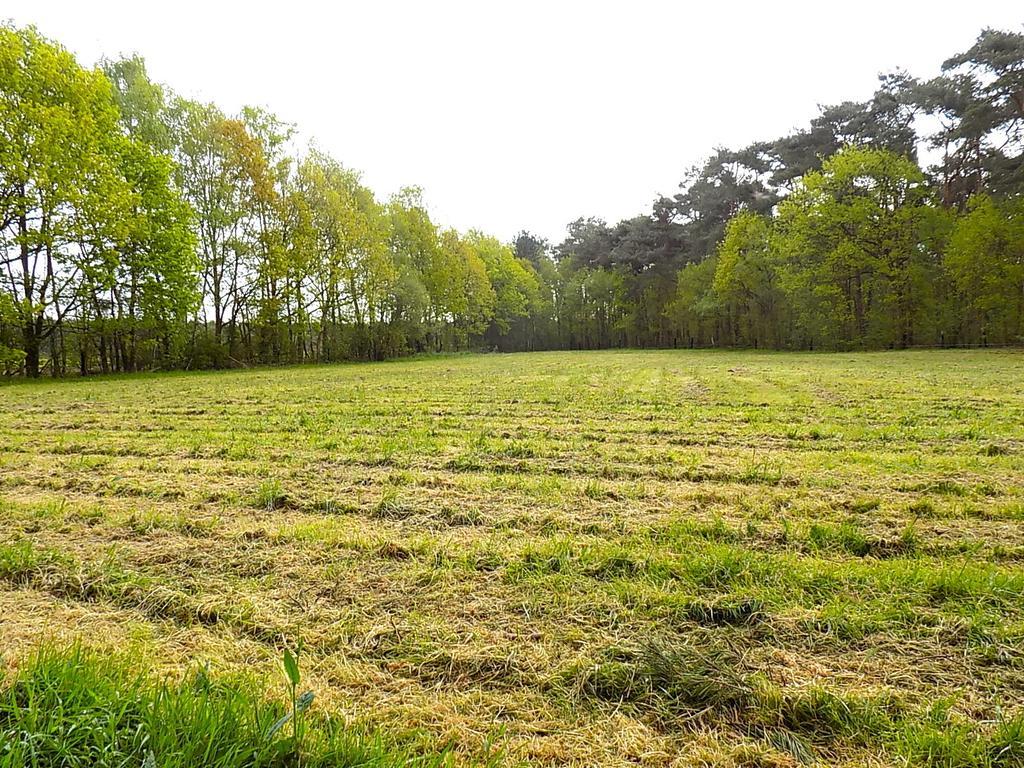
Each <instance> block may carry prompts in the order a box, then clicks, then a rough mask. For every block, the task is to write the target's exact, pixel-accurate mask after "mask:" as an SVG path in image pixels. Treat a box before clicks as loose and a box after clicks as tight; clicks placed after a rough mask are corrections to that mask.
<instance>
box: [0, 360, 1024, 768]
mask: <svg viewBox="0 0 1024 768" xmlns="http://www.w3.org/2000/svg"><path fill="white" fill-rule="evenodd" d="M0 518H2V527H0V637H2V640H3V644H2V649H0V651H2V654H3V659H4V661H5V662H6V664H7V667H8V669H9V670H14V669H15V668H17V667H18V666H19V665H22V664H24V663H25V660H26V659H28V658H29V657H30V655H31V654H32V652H33V650H34V649H35V648H36V647H37V646H38V645H39V644H40V643H47V644H49V645H50V646H51V647H52V646H56V647H64V646H67V645H70V644H72V643H74V642H75V641H76V640H77V641H78V642H79V643H82V644H84V645H85V646H87V647H92V648H96V649H99V650H100V651H102V652H104V653H107V652H110V653H113V654H114V656H115V658H116V659H118V661H117V662H116V663H117V664H120V665H122V666H125V665H127V666H129V667H131V668H133V669H136V670H138V671H140V672H143V673H145V674H146V675H148V676H152V677H153V678H154V679H157V678H170V679H173V680H177V679H181V678H182V677H183V676H185V675H186V674H191V673H192V672H194V671H195V670H196V669H197V668H198V667H200V665H202V664H204V663H208V664H209V665H210V669H211V673H217V674H224V675H237V674H239V673H242V672H244V673H246V674H255V675H256V676H257V679H258V680H259V681H260V684H261V685H265V695H266V696H267V697H268V698H270V699H274V698H280V696H281V691H280V690H279V689H280V685H279V681H280V679H281V673H280V658H281V653H280V652H281V649H282V648H283V647H284V645H286V644H294V643H297V642H299V641H301V642H302V643H303V645H304V649H305V650H304V655H303V658H302V664H303V667H304V672H305V675H306V680H307V681H308V685H309V687H310V688H312V689H313V690H314V692H315V694H316V699H315V702H314V705H313V707H312V709H311V711H310V718H311V722H313V721H316V720H317V719H318V718H325V717H328V716H329V717H331V718H332V719H333V720H334V721H335V722H344V723H348V724H350V725H352V726H353V727H357V728H360V729H379V730H380V731H381V732H382V733H384V734H387V738H388V739H393V740H394V741H395V742H397V743H399V744H400V745H401V746H402V748H403V749H408V750H412V751H414V752H418V753H422V754H434V753H437V752H439V751H441V750H442V749H450V750H452V754H451V756H450V758H449V759H450V760H451V761H452V762H453V763H455V764H459V765H463V764H466V765H468V764H475V763H478V762H482V761H485V760H487V759H490V758H493V755H494V754H495V752H498V758H497V762H499V763H504V764H509V765H513V764H518V763H523V762H525V763H529V764H532V765H545V766H556V765H577V766H617V765H644V766H668V765H673V766H712V765H715V766H717V765H723V766H730V765H731V766H787V765H798V764H800V763H807V762H810V761H812V760H815V759H817V760H819V761H821V763H822V764H828V765H839V766H902V765H935V766H949V767H950V768H952V767H954V766H1021V765H1024V597H1022V594H1024V355H1022V354H1020V353H1012V352H983V351H970V352H952V351H950V352H908V353H900V352H891V353H872V354H828V355H826V354H756V353H739V352H736V353H726V352H690V351H685V352H669V351H664V352H662V351H658V352H594V353H564V352H562V353H535V354H520V355H485V356H465V357H451V358H436V359H414V360H409V361H402V362H394V363H382V364H370V365H347V366H331V367H306V368H290V369H278V370H254V371H244V372H224V373H197V374H177V375H155V376H135V377H125V378H113V379H95V380H81V381H66V382H49V381H43V382H38V383H19V384H11V385H7V386H0ZM261 695H264V694H263V693H261ZM3 712H4V709H3V705H2V703H0V726H2V725H3V722H4V715H3ZM158 757H159V756H158ZM157 764H161V763H160V760H159V759H158V761H157Z"/></svg>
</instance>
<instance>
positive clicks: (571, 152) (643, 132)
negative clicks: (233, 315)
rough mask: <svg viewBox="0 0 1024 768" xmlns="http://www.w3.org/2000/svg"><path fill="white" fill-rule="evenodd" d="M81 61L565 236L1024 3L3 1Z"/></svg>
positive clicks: (502, 221) (1013, 24)
mask: <svg viewBox="0 0 1024 768" xmlns="http://www.w3.org/2000/svg"><path fill="white" fill-rule="evenodd" d="M3 17H11V18H13V19H14V21H15V22H16V23H19V24H28V23H31V24H35V25H36V26H37V27H38V28H39V29H40V30H41V31H42V32H43V33H44V34H45V35H47V36H49V37H52V38H55V39H57V40H58V41H60V42H61V43H63V44H64V45H65V46H67V47H68V48H69V49H71V50H72V51H73V52H74V53H76V54H77V55H78V56H79V58H80V60H81V61H83V62H85V63H93V62H95V61H96V60H97V59H98V58H99V57H100V56H102V55H107V56H116V55H119V54H122V53H133V52H138V53H141V54H142V55H143V56H144V57H145V58H146V60H147V62H148V65H149V70H150V75H151V76H152V77H153V78H154V79H156V80H158V81H160V82H163V83H166V84H168V85H170V86H171V87H172V88H174V90H175V91H177V92H179V93H181V94H183V95H185V96H188V97H191V98H198V99H203V100H212V101H215V102H217V103H218V104H219V105H221V106H222V107H223V108H224V109H226V110H228V111H233V110H236V109H238V108H239V107H240V106H242V105H243V104H256V105H260V106H264V107H267V108H269V109H270V110H272V111H274V112H275V113H276V114H278V115H279V116H280V117H281V118H283V119H285V120H288V121H290V122H294V123H296V124H297V125H298V128H299V130H300V132H301V137H302V138H303V139H305V140H310V139H312V140H315V141H316V142H317V144H318V145H319V146H320V147H321V148H322V149H325V150H327V151H329V152H330V153H331V154H333V155H334V156H335V157H337V158H338V159H339V160H341V161H342V162H343V163H345V164H346V165H348V166H349V167H352V168H356V169H358V170H360V171H362V172H363V175H364V179H365V181H366V182H367V183H368V184H369V185H370V186H371V187H372V188H373V189H374V190H375V191H376V192H377V193H378V195H379V196H380V197H381V198H385V197H386V196H387V195H389V194H390V193H391V192H393V191H395V190H396V189H398V188H399V187H401V186H403V185H407V184H417V185H419V186H422V187H423V188H424V190H425V192H426V198H427V201H428V203H429V204H430V208H431V211H432V213H433V214H434V216H435V218H436V219H437V220H438V221H439V222H440V223H442V224H445V225H449V226H455V227H457V228H459V229H462V230H465V229H469V228H471V227H476V228H478V229H483V230H485V231H487V232H489V233H492V234H495V235H498V236H499V237H502V238H504V239H511V238H512V236H513V235H514V234H515V233H516V232H517V231H518V230H520V229H523V228H526V229H530V230H532V231H535V232H537V233H539V234H542V235H544V236H546V237H548V238H551V239H553V240H556V241H557V240H559V239H561V237H562V235H563V233H564V230H565V225H566V224H567V223H568V222H569V221H571V220H572V219H574V218H576V217H578V216H601V217H603V218H606V219H608V220H609V221H616V220H618V219H621V218H625V217H628V216H632V215H635V214H637V213H640V212H643V211H646V210H647V209H648V208H649V204H650V202H651V201H652V200H653V199H654V198H655V196H656V195H658V194H667V195H671V194H673V193H674V192H675V191H676V189H677V187H678V184H679V180H680V179H681V178H682V174H683V172H684V171H685V169H686V168H687V167H689V166H691V165H693V164H694V163H697V162H699V161H700V160H701V159H702V158H704V157H705V156H706V155H707V154H708V153H709V152H710V150H711V149H712V148H713V147H715V146H742V145H744V144H747V143H749V142H751V141H753V140H756V139H768V138H774V137H776V136H778V135H781V134H783V133H785V132H787V131H789V130H791V129H793V128H795V127H798V126H802V125H804V124H806V122H807V121H808V120H810V119H811V118H812V117H813V116H814V115H815V113H816V107H817V105H818V104H828V103H835V102H839V101H844V100H847V99H857V100H860V99H866V98H867V97H869V96H870V95H871V93H872V91H873V90H874V86H875V83H876V76H877V74H878V73H879V72H883V71H888V70H891V69H894V68H897V67H903V68H906V69H908V70H910V71H911V72H912V73H914V74H917V75H921V76H927V75H931V74H933V73H935V72H936V71H937V69H938V67H939V65H940V64H941V62H942V61H943V60H944V59H945V58H947V57H948V56H950V55H952V54H954V53H957V52H959V51H961V50H964V49H966V48H967V47H969V46H970V45H971V43H972V42H973V40H974V38H975V37H976V36H977V34H978V32H979V31H980V30H981V29H982V28H983V27H986V26H990V27H998V28H1002V29H1014V30H1017V31H1021V30H1022V24H1024V3H1022V2H1021V0H976V1H975V2H968V3H965V2H962V0H960V1H959V2H955V3H954V2H946V0H913V1H912V0H884V2H882V1H878V0H860V1H859V2H855V3H843V4H839V3H832V2H823V1H822V0H818V2H795V1H794V2H786V1H785V0H776V1H775V2H757V1H756V0H750V1H749V2H742V1H741V0H732V2H725V1H722V0H717V1H716V0H705V1H703V2H684V1H683V0H676V1H675V2H670V1H668V0H666V1H665V2H641V1H640V0H629V1H625V0H623V1H622V2H616V3H609V2H599V1H596V0H590V2H559V1H558V0H547V1H546V2H531V1H529V0H513V1H510V2H505V3H497V2H488V1H487V0H476V2H469V1H467V2H449V1H448V0H432V1H427V0H420V1H419V2H417V1H415V0H410V1H409V2H390V1H386V0H363V2H358V3H355V2H344V1H341V0H338V1H334V2H331V1H329V0H321V2H313V1H309V2H307V1H305V0H288V1H287V2H283V1H282V0H277V1H276V2H256V1H255V0H250V1H249V2H227V1H226V0H203V2H195V1H194V0H175V1H172V0H155V1H153V2H146V1H144V0H133V1H131V2H127V1H126V2H114V1H109V2H104V0H14V2H11V0H5V1H4V2H3V4H2V5H0V18H3Z"/></svg>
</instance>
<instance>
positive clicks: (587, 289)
mask: <svg viewBox="0 0 1024 768" xmlns="http://www.w3.org/2000/svg"><path fill="white" fill-rule="evenodd" d="M651 129H652V131H651V133H652V136H655V137H656V136H657V134H658V132H659V131H660V132H662V133H663V134H664V135H665V136H666V137H667V135H668V133H669V132H670V131H671V130H677V129H676V128H672V127H670V126H660V127H659V126H656V125H655V126H651ZM0 136H2V141H0V264H2V268H0V285H2V288H0V371H3V372H4V373H6V374H7V375H25V376H28V377H38V376H41V375H52V376H61V375H66V374H75V373H78V374H82V375H85V374H91V373H108V372H119V371H137V370H164V369H178V368H181V369H196V368H222V367H240V366H247V365H257V364H281V363H300V362H331V361H341V360H381V359H386V358H391V357H397V356H402V355H408V354H413V353H417V352H429V351H456V350H467V349H473V350H500V351H520V350H554V349H602V348H614V347H667V348H672V347H737V348H744V347H749V348H761V349H796V350H821V349H829V350H861V349H865V350H870V349H892V348H910V347H949V346H1002V345H1017V344H1020V343H1021V342H1022V341H1024V34H1021V33H1019V32H1010V31H999V30H994V29H986V30H984V31H982V32H981V34H980V35H979V36H978V38H977V40H976V42H975V43H974V45H973V46H971V47H970V48H969V49H968V50H966V51H964V52H962V53H958V54H955V55H952V56H951V57H950V58H949V59H948V60H947V61H946V62H945V63H944V64H943V65H942V67H941V71H939V72H937V73H929V76H928V77H927V78H925V79H922V78H919V77H917V76H915V75H913V74H911V73H909V72H904V71H897V72H892V73H887V74H884V75H882V76H880V78H879V83H878V86H877V90H876V91H875V93H874V95H873V96H872V97H871V98H870V100H868V101H866V102H863V103H861V102H852V101H845V102H841V103H838V104H834V105H831V106H824V107H822V108H821V109H820V113H819V114H818V116H817V117H815V118H814V119H813V120H812V121H811V123H810V124H809V125H807V126H805V127H803V128H800V129H799V130H795V131H794V132H792V133H791V134H790V135H787V136H782V137H780V138H775V139H769V140H765V141H758V142H755V143H753V144H751V145H750V146H747V147H742V148H739V149H729V148H717V149H714V150H713V151H712V153H711V154H710V156H709V158H708V159H707V160H706V162H704V163H702V164H700V165H698V166H697V167H694V168H692V169H690V170H689V171H688V172H686V173H685V174H684V176H683V178H682V181H681V183H680V185H679V191H678V192H677V193H676V194H675V195H674V196H672V197H660V198H658V199H656V200H654V202H653V205H652V207H651V209H650V210H649V211H646V212H642V213H639V214H638V215H637V216H635V217H633V218H630V219H626V220H624V221H620V222H618V223H615V224H610V223H608V222H605V221H603V220H601V219H599V218H580V219H577V220H576V221H573V222H571V223H570V224H569V225H568V227H567V233H566V236H565V239H564V240H563V241H562V242H560V243H551V242H548V241H546V240H545V239H543V238H541V237H538V236H536V235H534V234H531V233H530V232H529V231H528V229H524V230H523V231H522V232H521V233H520V234H519V235H518V236H517V237H516V238H515V239H514V241H513V242H502V240H501V239H499V238H496V237H493V236H490V235H488V234H486V233H483V232H480V231H475V230H473V231H468V232H458V231H455V230H452V229H449V228H445V227H444V226H441V225H439V224H438V223H437V222H435V221H434V220H432V218H431V216H430V214H429V212H428V207H427V204H426V202H425V199H424V194H423V191H422V190H421V189H419V188H417V187H408V188H405V189H402V190H401V191H400V192H398V193H397V194H395V195H393V196H391V197H390V198H388V199H379V198H378V197H377V196H376V195H375V194H374V192H373V191H372V190H370V189H369V188H368V187H367V186H366V185H365V184H364V183H363V181H362V179H361V177H360V174H359V173H358V172H356V171H354V170H352V169H351V168H348V167H347V166H345V165H344V164H343V163H342V162H341V161H340V160H338V159H336V158H334V157H331V156H329V155H328V154H326V153H325V152H323V151H321V150H319V149H317V148H316V146H315V144H314V145H309V146H302V145H300V144H299V142H298V141H297V140H296V128H295V126H293V125H291V124H289V123H288V122H287V121H285V120H282V119H281V118H279V117H278V116H276V115H274V114H272V113H271V112H269V111H267V110H266V109H263V108H256V107H246V108H243V109H242V110H241V111H240V112H239V113H238V114H227V113H225V112H224V111H223V110H222V109H220V108H219V107H218V106H216V105H215V104H207V103H200V102H197V101H193V100H190V99H188V98H185V97H183V96H180V95H177V94H175V93H174V92H173V91H172V90H171V89H170V88H169V87H167V86H165V85H163V84H159V83H156V82H154V81H153V80H151V79H150V77H149V76H148V74H147V71H146V66H145V62H144V60H143V59H142V58H141V57H139V56H131V57H127V58H121V59H117V60H106V59H105V60H103V61H101V62H100V63H99V65H98V66H96V67H94V68H90V67H88V66H84V65H83V64H82V63H80V62H78V61H77V60H76V58H75V57H74V56H73V55H72V54H71V53H70V52H69V51H67V50H66V49H64V48H63V47H62V46H61V45H60V44H59V43H57V42H55V41H52V40H48V39H46V38H45V37H43V36H42V35H41V34H40V33H39V32H38V31H36V30H35V29H34V28H31V27H28V28H18V27H16V26H14V25H12V24H7V25H4V26H0ZM595 162H599V160H595ZM496 183H500V180H496ZM525 224H526V223H525V222H524V225H525Z"/></svg>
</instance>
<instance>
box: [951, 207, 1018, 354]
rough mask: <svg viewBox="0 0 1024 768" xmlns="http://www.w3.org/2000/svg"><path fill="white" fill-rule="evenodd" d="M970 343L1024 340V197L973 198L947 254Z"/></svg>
mask: <svg viewBox="0 0 1024 768" xmlns="http://www.w3.org/2000/svg"><path fill="white" fill-rule="evenodd" d="M944 264H945V268H946V270H947V271H948V273H949V276H950V278H951V280H952V282H953V285H954V287H955V292H956V293H955V297H956V300H957V301H958V302H959V303H961V304H962V306H963V307H964V308H965V310H966V311H965V312H963V313H961V318H962V324H963V327H962V331H961V332H962V336H963V339H964V340H965V341H967V342H974V343H978V342H979V341H985V342H987V341H992V342H1001V343H1016V344H1019V343H1021V342H1022V341H1024V198H1022V197H1014V198H1011V199H1008V200H1005V201H1003V202H997V201H995V200H993V199H992V198H991V197H989V196H987V195H980V196H978V197H975V198H973V199H972V200H971V202H970V205H969V207H968V210H967V212H966V213H965V214H963V215H962V216H960V217H959V219H958V220H957V222H956V224H955V227H954V229H953V232H952V235H951V237H950V240H949V245H948V247H947V249H946V252H945V256H944Z"/></svg>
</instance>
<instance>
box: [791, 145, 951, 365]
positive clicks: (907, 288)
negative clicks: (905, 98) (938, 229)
mask: <svg viewBox="0 0 1024 768" xmlns="http://www.w3.org/2000/svg"><path fill="white" fill-rule="evenodd" d="M930 200H931V193H930V190H929V189H928V187H927V185H926V183H925V177H924V174H923V173H922V172H921V170H920V169H919V168H918V167H917V166H916V165H915V164H914V163H913V162H912V161H910V160H909V159H907V158H904V157H900V156H899V155H895V154H893V153H891V152H888V151H885V150H877V149H865V148H857V147H849V148H847V149H845V150H843V151H842V152H840V153H839V154H837V155H835V156H834V157H832V158H830V159H829V160H827V161H825V163H824V164H823V166H822V169H821V171H819V172H814V173H809V174H807V175H806V176H805V177H804V178H803V180H802V182H801V185H800V188H799V189H798V191H797V192H795V193H794V194H793V195H791V196H790V197H789V198H787V199H786V200H784V201H783V202H782V203H781V204H780V205H779V213H778V231H777V235H776V237H775V238H774V240H773V242H774V243H775V247H776V248H777V257H776V258H777V260H778V262H779V271H780V284H781V285H782V287H783V289H784V290H785V291H786V293H787V297H788V299H789V301H790V302H791V303H792V305H793V307H794V313H795V316H796V319H797V322H798V325H799V327H800V328H801V329H802V331H803V334H804V337H805V338H804V340H803V342H804V343H806V344H811V345H813V344H815V343H817V344H825V345H829V346H837V345H838V346H858V347H862V346H873V347H878V346H886V345H896V346H901V347H903V346H907V345H909V344H912V343H914V342H915V339H916V338H917V334H918V332H919V331H922V330H925V328H924V327H923V326H924V317H925V314H926V313H925V310H926V308H927V303H928V300H929V296H928V294H929V285H930V283H931V282H932V281H933V279H934V277H935V275H936V271H937V266H938V259H937V257H936V255H935V254H934V252H932V251H931V250H930V249H928V248H926V247H923V244H924V243H925V241H926V235H927V232H928V230H929V227H930V226H931V225H932V221H933V219H934V216H935V209H934V207H933V206H931V205H930ZM928 330H931V331H934V329H928Z"/></svg>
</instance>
